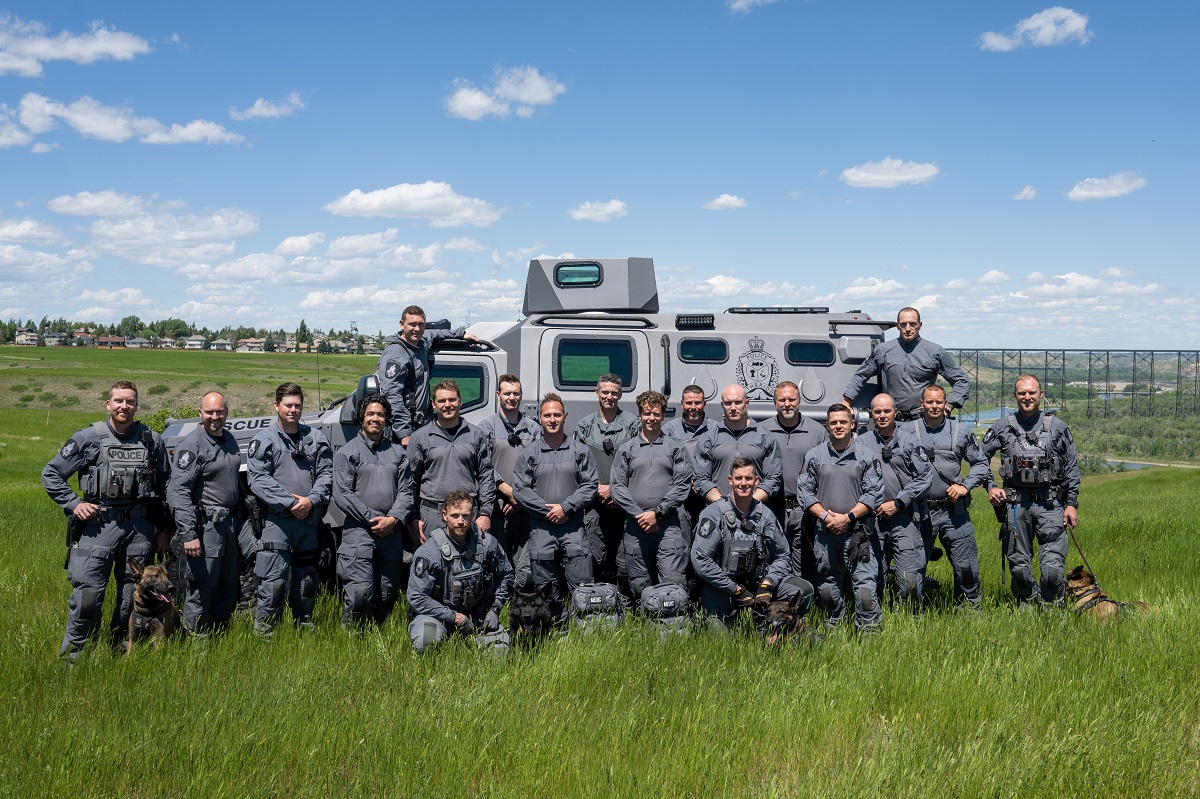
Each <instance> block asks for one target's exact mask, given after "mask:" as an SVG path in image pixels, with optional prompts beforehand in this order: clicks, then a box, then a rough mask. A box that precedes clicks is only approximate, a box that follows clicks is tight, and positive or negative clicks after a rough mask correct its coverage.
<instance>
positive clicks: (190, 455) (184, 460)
mask: <svg viewBox="0 0 1200 799" xmlns="http://www.w3.org/2000/svg"><path fill="white" fill-rule="evenodd" d="M195 462H196V453H194V452H189V451H187V450H186V449H185V450H183V451H182V452H180V453H179V457H178V458H176V459H175V468H176V469H185V470H186V469H189V468H191V465H192V464H193V463H195Z"/></svg>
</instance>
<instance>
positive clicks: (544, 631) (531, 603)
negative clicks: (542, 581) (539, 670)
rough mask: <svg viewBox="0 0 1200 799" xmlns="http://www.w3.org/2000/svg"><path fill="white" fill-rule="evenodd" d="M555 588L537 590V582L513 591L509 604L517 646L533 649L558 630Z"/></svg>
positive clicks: (526, 583) (511, 633)
mask: <svg viewBox="0 0 1200 799" xmlns="http://www.w3.org/2000/svg"><path fill="white" fill-rule="evenodd" d="M553 603H554V585H553V584H552V583H547V584H546V585H544V586H542V587H541V589H540V590H539V589H537V588H534V586H533V578H532V577H530V578H529V579H527V580H526V581H525V584H524V585H523V586H521V587H520V588H516V589H514V591H513V594H512V596H511V597H509V600H508V630H509V633H510V635H511V638H512V644H513V645H514V646H520V645H526V646H529V645H533V644H536V643H537V642H538V641H540V640H541V639H543V638H545V637H546V636H547V635H549V634H550V632H551V631H552V630H553V629H554V627H555V622H556V618H555V614H554V607H553Z"/></svg>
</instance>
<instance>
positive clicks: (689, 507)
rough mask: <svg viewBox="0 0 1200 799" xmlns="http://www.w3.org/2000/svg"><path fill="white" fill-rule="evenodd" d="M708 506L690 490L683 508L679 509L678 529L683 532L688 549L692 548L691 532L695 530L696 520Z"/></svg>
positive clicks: (693, 490)
mask: <svg viewBox="0 0 1200 799" xmlns="http://www.w3.org/2000/svg"><path fill="white" fill-rule="evenodd" d="M707 506H708V503H707V502H705V501H704V497H702V496H700V495H699V494H697V493H696V491H695V489H692V490H691V491H690V492H689V493H688V498H687V500H686V501H685V502H684V503H683V507H682V508H680V509H679V529H680V530H682V531H683V540H684V542H685V543H686V544H687V546H688V549H691V547H692V531H693V530H695V529H696V520H697V519H699V518H700V513H701V512H702V511H703V510H704V509H705V508H706V507H707Z"/></svg>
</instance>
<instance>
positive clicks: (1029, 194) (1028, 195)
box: [1013, 186, 1037, 200]
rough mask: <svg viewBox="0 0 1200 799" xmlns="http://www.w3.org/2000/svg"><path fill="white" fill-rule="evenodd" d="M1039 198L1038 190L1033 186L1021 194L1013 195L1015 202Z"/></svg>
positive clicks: (1021, 191) (1023, 190) (1022, 190)
mask: <svg viewBox="0 0 1200 799" xmlns="http://www.w3.org/2000/svg"><path fill="white" fill-rule="evenodd" d="M1036 197H1037V189H1035V188H1034V187H1033V186H1026V187H1025V188H1023V189H1021V190H1020V191H1019V192H1017V193H1016V194H1014V195H1013V199H1014V200H1032V199H1034V198H1036Z"/></svg>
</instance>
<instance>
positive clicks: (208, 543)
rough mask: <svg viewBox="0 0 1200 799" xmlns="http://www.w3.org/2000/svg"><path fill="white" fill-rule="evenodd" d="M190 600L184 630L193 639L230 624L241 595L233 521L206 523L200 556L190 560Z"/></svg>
mask: <svg viewBox="0 0 1200 799" xmlns="http://www.w3.org/2000/svg"><path fill="white" fill-rule="evenodd" d="M185 563H186V564H187V572H186V573H187V598H186V599H185V600H184V603H183V626H184V629H186V630H187V631H188V632H189V633H191V634H193V635H203V634H205V633H207V632H208V631H210V630H213V629H219V628H222V627H225V626H226V625H228V624H229V619H230V618H231V617H232V616H233V611H234V609H235V608H236V607H237V602H238V595H239V593H240V592H241V571H242V560H241V552H240V551H239V548H238V540H237V530H236V529H235V528H234V519H233V518H232V517H231V518H227V519H225V520H224V521H221V522H213V521H211V520H207V521H205V522H204V531H203V533H202V535H201V536H200V554H199V555H196V556H195V557H192V556H190V555H189V556H187V557H186V558H185Z"/></svg>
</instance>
